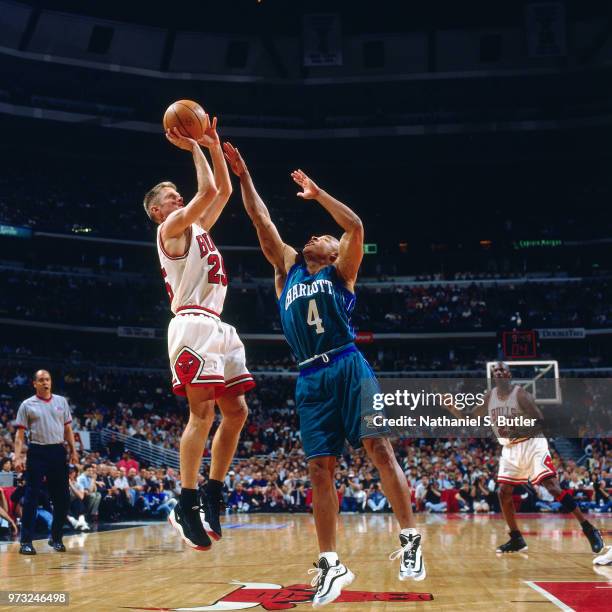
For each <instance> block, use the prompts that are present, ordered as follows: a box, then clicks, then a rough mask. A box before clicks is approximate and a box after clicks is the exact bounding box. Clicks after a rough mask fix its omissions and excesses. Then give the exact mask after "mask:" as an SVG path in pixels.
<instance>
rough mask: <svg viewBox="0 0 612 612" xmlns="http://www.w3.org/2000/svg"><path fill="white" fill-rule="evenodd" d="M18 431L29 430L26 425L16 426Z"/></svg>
mask: <svg viewBox="0 0 612 612" xmlns="http://www.w3.org/2000/svg"><path fill="white" fill-rule="evenodd" d="M15 427H16V428H17V429H27V427H26V426H25V425H15Z"/></svg>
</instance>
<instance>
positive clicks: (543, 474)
mask: <svg viewBox="0 0 612 612" xmlns="http://www.w3.org/2000/svg"><path fill="white" fill-rule="evenodd" d="M556 475H557V472H551V471H550V470H549V469H548V468H547V469H545V470H544V471H543V472H540V473H539V474H538V475H537V476H536V477H535V478H534V479H533V480H532V481H531V484H534V485H537V484H540V483H541V482H542V481H543V480H546V479H547V478H552V477H553V476H556Z"/></svg>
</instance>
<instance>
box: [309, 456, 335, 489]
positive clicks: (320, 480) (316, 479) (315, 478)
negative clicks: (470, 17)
mask: <svg viewBox="0 0 612 612" xmlns="http://www.w3.org/2000/svg"><path fill="white" fill-rule="evenodd" d="M308 475H309V476H310V482H311V483H312V486H313V487H317V486H318V487H321V486H324V485H326V484H328V483H329V482H331V474H330V473H329V470H328V469H327V465H326V464H325V462H324V461H318V460H317V459H311V460H310V462H309V463H308Z"/></svg>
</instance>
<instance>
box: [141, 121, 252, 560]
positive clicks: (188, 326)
mask: <svg viewBox="0 0 612 612" xmlns="http://www.w3.org/2000/svg"><path fill="white" fill-rule="evenodd" d="M166 137H167V138H168V140H169V141H170V142H171V143H172V144H174V145H176V146H177V147H179V148H181V149H184V150H186V151H191V153H192V155H193V161H194V164H195V167H196V173H197V179H198V191H197V193H196V195H195V196H194V198H193V199H192V200H191V202H189V204H188V205H186V206H185V205H184V203H183V198H182V197H181V195H180V194H179V193H178V192H177V190H176V186H175V185H174V184H173V183H170V182H163V183H159V184H158V185H156V186H155V187H153V189H151V190H150V191H149V192H148V193H147V194H146V196H145V199H144V207H145V210H146V212H147V215H148V216H149V218H150V219H152V220H153V221H154V222H155V223H157V224H158V228H157V251H158V255H159V260H160V263H161V271H162V275H163V277H164V282H165V284H166V289H167V291H168V296H169V297H170V302H171V304H170V308H171V310H172V312H173V313H174V314H175V315H176V316H175V317H174V318H173V319H172V321H170V325H169V326H168V353H169V356H170V365H171V368H172V386H173V390H174V392H175V393H176V394H178V395H186V396H187V400H188V402H189V422H188V423H187V427H186V428H185V431H184V432H183V435H182V437H181V444H180V464H181V485H182V490H181V495H180V498H179V502H178V504H177V505H176V507H175V508H174V510H173V511H172V512H171V514H170V517H169V519H168V520H169V521H170V523H171V524H172V525H173V526H174V527H175V528H176V529H177V531H178V532H179V533H180V535H181V537H182V538H183V540H184V541H185V542H186V543H187V544H188V545H189V546H191V547H193V548H196V549H198V550H206V549H208V548H209V547H210V545H211V541H210V537H209V535H210V536H211V537H212V538H213V539H215V540H218V539H220V538H221V536H222V533H221V523H220V520H219V511H220V505H221V499H222V498H221V489H222V487H223V479H224V478H225V475H226V473H227V470H228V468H229V465H230V463H231V460H232V457H233V456H234V453H235V451H236V446H237V444H238V437H239V435H240V431H241V429H242V426H243V425H244V422H245V420H246V417H247V412H248V411H247V406H246V402H245V400H244V393H245V391H247V390H248V389H251V388H252V387H253V386H254V385H255V383H254V382H253V377H252V376H251V374H250V373H249V372H248V370H247V368H246V363H245V353H244V346H243V344H242V342H241V341H240V338H238V334H237V333H236V330H235V329H234V328H233V327H232V326H231V325H227V324H226V323H223V322H221V320H220V314H221V310H222V309H223V302H224V299H225V293H226V291H227V275H226V272H225V266H224V264H223V258H222V257H221V254H220V253H219V251H218V249H217V247H216V246H215V243H214V242H213V240H212V238H211V236H210V234H209V231H210V229H211V227H212V226H213V225H214V224H215V222H216V221H217V219H218V218H219V215H220V214H221V212H222V210H223V208H224V206H225V204H226V203H227V201H228V199H229V196H230V194H231V191H232V187H231V181H230V178H229V172H228V170H227V166H226V163H225V159H224V158H223V152H222V150H221V144H220V142H219V137H218V135H217V131H216V119H213V123H212V126H211V125H210V122H209V119H208V116H207V117H206V130H205V132H204V136H203V137H202V139H201V141H200V144H202V145H204V146H205V147H206V148H208V150H209V152H210V155H211V158H212V162H213V168H214V176H213V173H212V171H211V169H210V166H209V164H208V161H207V160H206V157H205V156H204V153H203V152H202V150H201V148H200V144H198V143H197V142H196V141H195V140H192V139H191V138H185V137H183V136H181V135H180V133H179V132H178V131H174V132H170V131H169V132H167V133H166ZM215 401H216V403H217V405H218V406H219V409H220V411H221V415H222V419H221V425H220V427H219V429H218V430H217V432H216V433H215V436H214V438H213V442H212V453H211V454H212V462H211V466H210V479H209V481H208V484H207V485H206V491H205V494H204V495H203V496H202V498H201V499H200V498H199V496H198V493H197V489H196V483H197V476H198V471H199V468H200V461H201V459H202V453H203V451H204V447H205V443H206V440H207V438H208V433H209V431H210V427H211V424H212V422H213V419H214V409H215ZM200 512H203V513H204V515H205V524H204V525H203V523H202V520H201V519H200Z"/></svg>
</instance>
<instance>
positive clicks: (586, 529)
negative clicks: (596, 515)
mask: <svg viewBox="0 0 612 612" xmlns="http://www.w3.org/2000/svg"><path fill="white" fill-rule="evenodd" d="M582 532H583V533H584V535H585V536H586V537H587V540H588V541H589V544H590V545H591V550H592V551H593V552H594V553H598V552H601V551H602V550H603V547H604V541H603V538H602V537H601V532H600V531H599V529H597V527H594V526H593V525H591V523H589V522H588V521H585V523H584V525H582Z"/></svg>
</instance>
